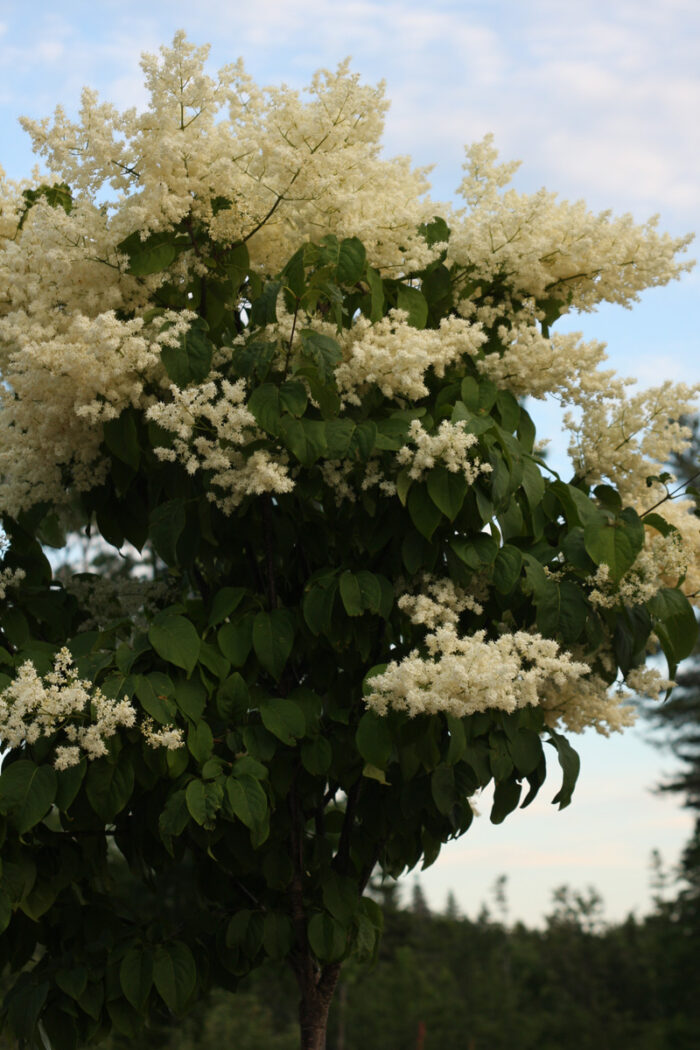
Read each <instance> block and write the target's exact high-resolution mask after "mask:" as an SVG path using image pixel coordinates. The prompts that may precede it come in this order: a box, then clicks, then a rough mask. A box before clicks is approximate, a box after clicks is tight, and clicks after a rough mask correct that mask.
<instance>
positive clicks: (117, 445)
mask: <svg viewBox="0 0 700 1050" xmlns="http://www.w3.org/2000/svg"><path fill="white" fill-rule="evenodd" d="M103 433H104V439H105V445H106V446H107V448H108V449H109V451H110V452H111V453H112V455H113V456H116V457H117V459H120V460H121V461H122V463H126V464H127V466H129V467H131V469H132V470H138V469H139V462H140V459H141V450H140V448H139V439H138V431H137V429H136V420H135V418H134V413H133V411H131V410H130V409H126V410H125V411H124V412H122V413H121V415H120V416H119V417H118V418H117V419H109V420H107V422H106V423H105V424H104V425H103Z"/></svg>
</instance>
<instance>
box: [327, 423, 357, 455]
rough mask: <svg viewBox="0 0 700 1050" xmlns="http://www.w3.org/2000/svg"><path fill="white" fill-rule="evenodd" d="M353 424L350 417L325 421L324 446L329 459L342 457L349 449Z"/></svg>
mask: <svg viewBox="0 0 700 1050" xmlns="http://www.w3.org/2000/svg"><path fill="white" fill-rule="evenodd" d="M354 433H355V424H354V423H353V421H352V420H351V419H329V420H328V421H327V422H326V448H327V454H328V458H329V459H344V458H345V456H346V455H347V454H348V452H349V450H350V445H351V443H352V439H353V435H354Z"/></svg>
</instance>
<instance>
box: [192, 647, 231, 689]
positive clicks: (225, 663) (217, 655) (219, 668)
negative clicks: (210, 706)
mask: <svg viewBox="0 0 700 1050" xmlns="http://www.w3.org/2000/svg"><path fill="white" fill-rule="evenodd" d="M199 662H200V664H202V666H203V667H206V669H207V670H208V671H211V673H212V674H213V675H214V677H215V678H218V679H219V681H223V679H224V678H225V677H226V675H227V674H228V673H229V671H230V670H231V661H230V660H227V659H226V657H225V656H222V655H221V651H220V650H219V648H218V646H217V645H214V644H212V643H211V642H204V641H203V642H201V644H200V647H199Z"/></svg>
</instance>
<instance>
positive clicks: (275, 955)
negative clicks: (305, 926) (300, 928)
mask: <svg viewBox="0 0 700 1050" xmlns="http://www.w3.org/2000/svg"><path fill="white" fill-rule="evenodd" d="M293 943H294V930H293V929H292V922H291V919H290V918H289V917H288V916H287V915H284V914H283V913H282V912H278V911H270V912H268V913H267V915H266V916H265V918H264V920H263V947H264V948H265V951H266V952H267V954H268V955H269V956H270V958H272V959H284V957H285V956H286V955H287V954H288V953H289V951H290V949H291V947H292V944H293Z"/></svg>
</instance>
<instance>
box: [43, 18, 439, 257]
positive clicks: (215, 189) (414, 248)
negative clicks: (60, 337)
mask: <svg viewBox="0 0 700 1050" xmlns="http://www.w3.org/2000/svg"><path fill="white" fill-rule="evenodd" d="M208 52H209V48H208V47H202V48H197V47H195V46H193V45H192V44H190V43H189V42H188V41H187V40H186V38H185V34H184V33H182V32H179V33H177V34H176V36H175V38H174V41H173V46H172V47H171V48H161V53H160V57H158V56H155V55H144V57H143V59H142V62H141V66H142V69H143V71H144V73H145V79H146V89H147V92H148V106H147V108H146V110H145V111H144V112H143V113H141V114H137V112H136V111H135V110H134V109H131V110H127V111H126V112H123V113H120V112H118V111H117V110H116V109H115V108H114V107H112V106H110V105H106V104H101V103H99V102H98V99H97V95H96V94H95V93H94V92H93V91H89V90H85V91H84V92H83V97H82V107H81V110H80V114H79V119H78V121H77V122H75V123H73V122H71V121H70V120H69V119H68V118H67V116H66V114H65V112H64V111H63V110H62V109H61V108H60V107H59V108H58V109H57V110H56V112H55V114H54V119H53V121H50V120H48V119H46V120H42V121H33V120H24V121H23V126H24V128H25V129H26V130H27V131H28V132H29V134H30V135H31V137H32V142H33V145H34V149H35V151H37V152H38V153H40V154H41V155H43V156H44V157H46V159H47V161H48V164H49V167H50V169H51V171H52V172H55V173H56V174H57V175H60V177H61V179H63V180H64V181H65V182H67V183H68V184H69V185H70V186H71V187H73V188H74V190H75V191H77V192H78V193H79V194H80V195H81V197H82V196H84V197H86V198H87V199H90V200H94V199H95V197H97V196H98V195H100V196H101V197H102V198H103V199H104V198H105V197H106V196H107V195H108V194H109V189H110V188H111V189H112V190H113V191H114V192H115V194H116V200H114V201H113V202H110V204H111V207H112V209H113V213H114V214H113V217H112V219H111V222H110V226H111V229H112V230H113V231H114V235H115V236H114V238H113V244H116V243H118V242H119V241H120V240H122V239H123V238H124V237H125V236H127V235H128V234H129V233H131V232H132V231H133V230H139V229H140V230H162V229H168V228H171V227H172V226H173V225H175V224H177V223H178V222H180V221H181V220H187V219H188V218H189V217H191V218H192V220H193V222H194V223H197V224H204V225H206V226H208V227H209V230H210V233H211V236H212V238H213V239H214V240H215V241H218V242H220V243H222V244H232V243H235V242H238V241H246V242H247V243H248V245H249V247H250V249H251V256H252V259H253V262H254V264H256V265H257V264H259V263H260V262H262V261H263V260H264V264H265V270H266V272H268V273H274V272H276V271H278V270H279V269H280V268H281V267H282V266H283V265H284V263H285V262H286V261H287V259H288V258H289V257H290V256H291V255H292V254H293V253H294V251H296V249H297V248H298V247H299V245H300V244H302V243H303V242H304V241H306V240H309V239H312V240H313V239H316V238H317V237H318V236H319V231H322V232H323V233H330V232H334V233H336V234H337V235H338V236H339V237H345V236H357V237H360V238H361V239H362V240H363V241H364V243H365V244H366V246H367V249H368V252H369V257H370V260H371V261H372V264H373V265H374V266H380V267H382V268H392V269H395V270H399V269H401V270H403V271H404V272H405V270H406V269H409V270H410V269H413V268H416V269H417V268H420V267H421V266H423V265H425V264H426V262H428V261H430V259H431V258H432V257H433V256H434V252H433V251H431V250H429V249H428V247H427V245H426V243H425V241H424V240H423V238H421V237H420V236H419V234H418V233H417V228H418V226H419V224H420V223H421V222H423V221H429V220H430V218H431V217H432V215H434V214H435V210H434V205H432V204H431V202H430V201H426V200H424V199H423V197H424V194H425V191H426V189H427V188H428V184H427V182H426V178H425V173H424V172H423V171H420V170H414V169H412V167H411V165H410V162H409V160H408V159H407V158H405V157H401V158H397V159H395V160H384V159H383V158H381V157H380V145H379V143H380V138H381V134H382V129H383V122H384V114H385V112H386V109H387V106H388V104H387V102H386V101H385V99H384V87H383V85H381V84H380V85H379V86H377V87H366V86H363V85H362V84H360V82H359V76H357V75H356V74H350V73H349V71H348V65H347V63H344V64H342V65H340V66H339V68H338V70H337V71H336V72H335V73H330V72H327V71H320V72H319V73H317V74H316V75H315V76H314V78H313V80H312V83H311V85H310V87H309V89H308V95H309V96H310V97H309V99H308V101H304V100H302V98H301V97H300V95H299V93H298V92H296V91H292V90H290V89H289V88H287V87H282V88H265V89H261V88H259V87H258V86H257V85H256V84H255V83H254V81H253V80H252V79H251V78H250V77H249V76H247V75H246V73H245V71H244V69H243V65H242V63H241V62H238V63H235V64H233V65H229V66H225V67H224V68H223V69H221V70H219V73H218V77H217V78H216V80H215V79H213V78H211V77H209V76H207V75H206V74H205V72H204V68H205V63H206V60H207V56H208ZM215 198H225V199H226V200H227V201H229V202H230V206H229V207H227V208H224V209H222V210H220V211H219V212H218V214H216V215H214V214H213V208H212V201H213V200H214V199H215ZM398 201H400V202H401V207H400V208H397V207H396V202H398ZM193 261H194V260H193Z"/></svg>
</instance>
